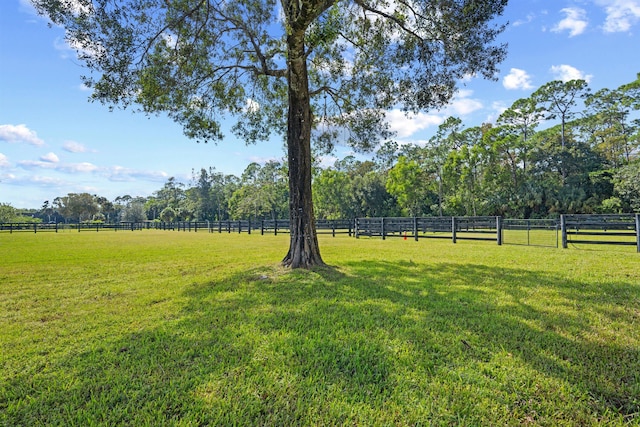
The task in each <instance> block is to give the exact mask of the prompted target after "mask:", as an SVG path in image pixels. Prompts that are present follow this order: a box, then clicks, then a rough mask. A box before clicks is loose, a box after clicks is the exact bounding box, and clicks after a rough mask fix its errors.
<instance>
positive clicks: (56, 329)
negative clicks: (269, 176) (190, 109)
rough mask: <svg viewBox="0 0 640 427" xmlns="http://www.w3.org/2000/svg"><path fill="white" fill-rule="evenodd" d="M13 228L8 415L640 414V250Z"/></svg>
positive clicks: (430, 421) (156, 419) (3, 301)
mask: <svg viewBox="0 0 640 427" xmlns="http://www.w3.org/2000/svg"><path fill="white" fill-rule="evenodd" d="M287 244H288V236H287V235H279V236H272V235H265V236H260V235H251V236H248V235H246V234H243V235H238V234H231V235H229V234H224V233H223V234H217V233H213V234H208V233H201V232H198V233H184V232H182V233H178V232H155V231H140V232H100V233H60V234H55V233H39V234H37V235H35V234H14V235H6V234H5V235H0V259H2V263H1V264H0V368H1V376H0V425H96V424H102V425H118V424H120V425H145V424H146V425H161V424H165V425H207V424H209V425H228V424H234V425H256V424H259V425H343V424H350V425H352V424H356V425H394V424H399V425H415V424H422V425H520V424H532V425H626V424H632V425H637V424H638V423H640V414H639V411H640V364H639V363H638V361H639V360H640V268H639V266H640V256H639V255H638V254H636V253H635V252H631V251H629V250H628V248H615V247H613V248H606V250H605V249H604V248H601V247H598V249H599V250H575V249H573V250H572V249H569V250H561V249H555V248H539V247H538V248H536V247H526V246H501V247H499V246H497V245H496V244H495V243H486V242H459V243H458V244H456V245H454V244H452V243H451V242H450V241H446V240H444V241H443V240H421V241H420V242H414V241H413V240H411V239H408V240H403V239H398V238H396V239H387V240H386V241H382V240H381V239H369V238H362V239H358V240H356V239H353V238H348V237H346V236H343V237H336V238H332V237H328V236H322V237H321V247H322V253H323V257H324V259H325V261H326V262H327V263H328V264H330V265H331V266H332V267H330V268H325V269H318V270H315V271H288V270H284V269H282V268H280V267H279V265H278V261H279V260H280V258H282V257H283V256H284V254H285V252H286V248H287Z"/></svg>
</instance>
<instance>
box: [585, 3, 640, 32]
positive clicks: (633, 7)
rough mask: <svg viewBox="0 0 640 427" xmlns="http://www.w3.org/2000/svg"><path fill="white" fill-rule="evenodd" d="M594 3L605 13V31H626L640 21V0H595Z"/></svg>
mask: <svg viewBox="0 0 640 427" xmlns="http://www.w3.org/2000/svg"><path fill="white" fill-rule="evenodd" d="M596 4H598V5H599V6H602V7H604V9H605V12H606V13H607V18H606V20H605V23H604V25H603V30H604V32H605V33H618V32H627V31H629V30H630V29H631V27H632V26H633V25H635V24H636V23H638V22H639V21H640V0H596Z"/></svg>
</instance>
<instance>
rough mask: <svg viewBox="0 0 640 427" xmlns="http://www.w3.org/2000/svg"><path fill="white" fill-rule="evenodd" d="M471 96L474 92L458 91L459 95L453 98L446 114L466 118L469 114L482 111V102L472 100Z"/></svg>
mask: <svg viewBox="0 0 640 427" xmlns="http://www.w3.org/2000/svg"><path fill="white" fill-rule="evenodd" d="M471 95H473V91H472V90H460V91H458V93H457V95H456V96H454V97H453V99H452V100H451V102H450V103H449V105H448V106H447V108H446V109H445V112H447V113H448V115H454V116H466V115H467V114H471V113H473V112H475V111H478V110H480V109H482V107H483V105H482V102H480V101H479V100H477V99H474V98H471ZM438 124H440V123H438Z"/></svg>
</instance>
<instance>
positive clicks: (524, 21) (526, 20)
mask: <svg viewBox="0 0 640 427" xmlns="http://www.w3.org/2000/svg"><path fill="white" fill-rule="evenodd" d="M535 17H536V16H535V15H534V14H533V13H530V14H528V15H527V16H526V18H524V19H518V20H517V21H514V22H513V24H512V25H513V26H514V27H519V26H521V25H525V24H529V23H531V22H532V21H533V20H534V19H535Z"/></svg>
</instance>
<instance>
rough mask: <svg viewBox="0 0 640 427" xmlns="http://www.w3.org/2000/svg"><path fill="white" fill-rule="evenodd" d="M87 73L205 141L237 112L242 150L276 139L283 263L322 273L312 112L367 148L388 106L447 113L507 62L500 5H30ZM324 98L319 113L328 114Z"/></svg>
mask: <svg viewBox="0 0 640 427" xmlns="http://www.w3.org/2000/svg"><path fill="white" fill-rule="evenodd" d="M32 1H33V3H34V4H35V6H36V8H37V10H38V11H39V12H40V13H42V14H46V15H48V16H49V18H50V19H51V20H52V21H53V22H54V23H55V24H58V25H62V26H64V27H65V29H66V34H67V37H68V38H69V39H70V41H71V42H72V43H71V45H72V46H75V47H77V48H78V50H79V52H80V57H81V59H82V60H84V62H85V63H86V64H87V65H88V66H89V68H90V69H91V70H96V71H97V73H96V74H94V76H98V77H95V78H94V77H92V76H88V77H86V78H85V83H86V84H87V85H88V86H90V87H92V88H93V90H94V92H93V95H92V96H93V98H94V99H98V100H100V101H103V102H106V103H108V104H116V105H121V106H128V105H130V104H133V103H135V104H138V105H140V106H141V108H142V110H144V111H145V112H148V113H156V112H164V113H167V114H168V115H169V116H170V117H171V118H173V119H174V120H176V121H178V122H179V123H181V124H182V125H183V127H184V129H185V133H186V134H187V135H188V136H190V137H193V138H196V139H198V140H202V141H208V140H219V139H221V138H222V134H221V130H220V122H219V120H220V117H221V116H222V115H224V114H227V113H230V114H233V115H235V116H236V117H238V119H239V120H238V122H237V124H236V125H235V126H234V131H235V132H236V133H237V134H238V135H239V136H240V137H242V138H244V139H245V140H246V141H248V142H252V141H256V140H259V139H264V138H268V137H269V135H270V133H271V132H272V131H280V132H283V133H285V134H286V140H287V150H288V170H289V197H290V201H289V216H290V220H291V240H290V248H289V252H288V253H287V255H286V256H285V258H284V260H283V263H284V264H285V265H288V266H291V267H310V266H313V265H320V264H323V261H322V258H321V256H320V251H319V248H318V243H317V237H316V233H315V224H314V212H313V203H312V195H311V180H312V175H311V130H312V127H313V126H314V123H317V121H316V120H315V119H314V113H313V111H321V106H322V111H323V112H324V116H325V118H326V119H327V121H328V122H329V125H330V126H344V127H347V128H348V129H349V134H348V135H349V136H348V138H347V142H348V143H349V144H351V145H353V146H354V147H356V148H357V149H370V148H373V147H374V146H375V144H376V143H377V141H379V140H380V139H386V138H387V137H388V136H389V135H390V133H389V131H388V126H387V124H386V122H385V120H384V111H385V110H386V109H388V108H391V107H396V106H399V105H400V106H402V107H403V108H404V109H406V110H409V111H418V110H423V109H429V108H433V107H439V106H442V105H444V104H446V103H447V102H448V101H449V100H450V99H451V97H452V95H453V94H454V92H455V87H456V82H457V81H459V79H461V78H463V77H464V76H467V75H473V74H478V75H482V76H484V77H488V78H492V77H494V75H495V72H496V66H497V64H498V62H499V61H501V60H502V59H503V58H504V56H505V47H504V46H496V45H494V41H495V38H496V37H497V35H498V34H499V33H500V32H501V31H502V29H503V28H504V27H503V26H496V25H494V24H492V23H491V21H492V20H493V18H494V17H495V16H496V15H499V14H501V13H502V11H503V10H504V7H505V6H506V4H507V0H485V1H449V0H436V1H429V2H425V1H419V0H407V1H401V2H395V3H389V2H387V1H383V0H356V1H354V2H348V3H343V2H336V1H334V0H299V1H290V0H282V1H281V3H280V4H279V5H278V4H276V2H275V1H273V0H249V1H247V0H229V1H225V2H215V1H210V0H186V1H165V0H122V1H119V2H113V1H112V0H93V1H91V2H68V1H65V0H32ZM327 103H328V104H329V106H328V108H324V107H325V106H326V105H327Z"/></svg>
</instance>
